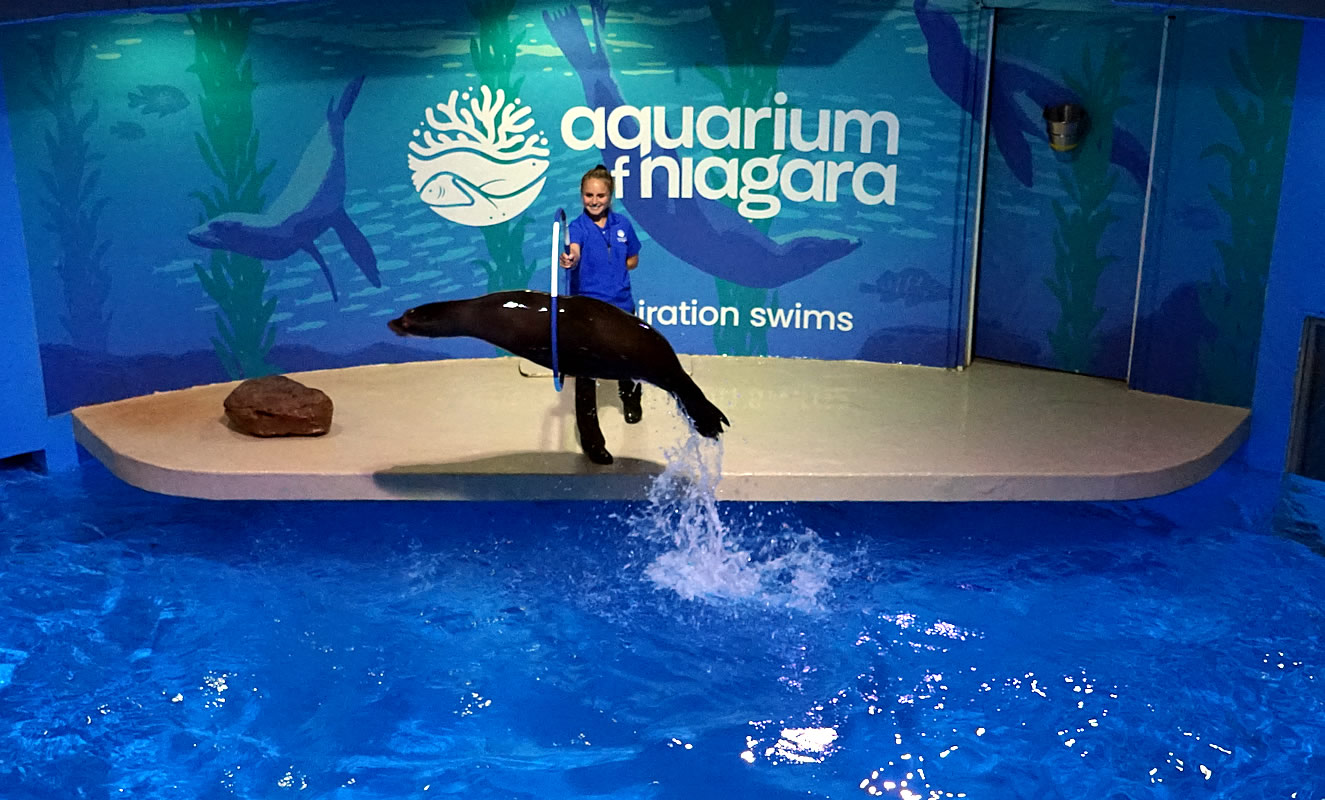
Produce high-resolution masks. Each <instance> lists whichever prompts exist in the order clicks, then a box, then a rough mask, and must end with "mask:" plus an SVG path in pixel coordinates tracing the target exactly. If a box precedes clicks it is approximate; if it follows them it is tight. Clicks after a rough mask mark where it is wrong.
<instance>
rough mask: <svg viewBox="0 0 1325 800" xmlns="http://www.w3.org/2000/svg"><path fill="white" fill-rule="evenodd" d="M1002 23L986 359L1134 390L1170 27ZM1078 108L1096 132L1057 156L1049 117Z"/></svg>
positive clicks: (1047, 20) (1075, 17)
mask: <svg viewBox="0 0 1325 800" xmlns="http://www.w3.org/2000/svg"><path fill="white" fill-rule="evenodd" d="M999 23H1000V24H999V35H998V39H997V45H996V49H995V62H994V75H993V87H994V88H993V98H992V101H991V107H990V129H991V131H992V137H991V138H992V143H991V147H990V159H989V162H990V164H989V168H988V173H987V175H988V177H987V189H986V193H985V202H986V206H985V221H986V224H985V228H984V231H985V233H984V239H983V248H982V250H981V266H980V283H979V293H978V306H977V312H976V332H975V336H976V339H975V350H976V354H977V355H980V356H984V357H988V358H996V359H1001V360H1006V361H1015V362H1018V363H1025V364H1033V365H1036V366H1044V367H1051V368H1054V369H1062V370H1068V371H1072V372H1082V373H1087V374H1091V375H1100V376H1104V377H1111V378H1123V377H1125V376H1126V373H1127V357H1128V351H1129V349H1130V346H1131V323H1132V314H1133V308H1134V298H1135V294H1136V275H1137V258H1138V255H1139V253H1140V244H1141V218H1142V206H1143V200H1144V196H1145V188H1146V176H1147V171H1148V168H1149V140H1150V130H1151V127H1152V120H1153V118H1154V108H1155V86H1156V81H1157V79H1158V65H1159V51H1160V38H1161V33H1162V27H1161V25H1162V22H1161V18H1160V17H1157V16H1155V15H1130V14H1128V15H1123V14H1108V15H1097V14H1080V13H1058V14H1049V15H1046V14H1044V13H1035V12H1030V11H1008V12H1006V13H1005V14H1001V15H1000V18H999ZM1067 102H1074V103H1078V104H1080V105H1081V106H1083V107H1084V108H1085V109H1086V111H1087V114H1088V115H1089V120H1088V128H1087V132H1086V135H1085V137H1084V138H1083V140H1082V142H1081V144H1080V145H1079V146H1078V147H1077V148H1076V149H1074V150H1071V151H1068V152H1065V153H1056V152H1055V151H1054V150H1053V149H1051V148H1050V147H1049V144H1048V140H1047V136H1046V134H1045V123H1044V120H1043V117H1042V112H1043V110H1044V109H1045V108H1046V107H1049V106H1056V105H1058V104H1062V103H1067Z"/></svg>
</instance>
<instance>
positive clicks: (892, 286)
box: [860, 267, 952, 306]
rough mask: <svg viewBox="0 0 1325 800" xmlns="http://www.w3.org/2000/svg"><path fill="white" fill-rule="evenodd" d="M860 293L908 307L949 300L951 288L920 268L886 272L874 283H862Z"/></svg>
mask: <svg viewBox="0 0 1325 800" xmlns="http://www.w3.org/2000/svg"><path fill="white" fill-rule="evenodd" d="M860 291H862V292H864V293H866V294H877V295H878V296H879V300H880V301H881V302H884V303H896V302H902V303H905V304H906V305H908V306H917V305H920V304H921V303H934V302H938V301H940V300H947V299H948V298H949V297H950V296H951V295H952V290H951V287H949V286H947V285H945V284H943V283H942V282H941V281H939V280H938V279H936V278H935V277H934V276H933V275H930V274H929V273H928V272H926V271H925V270H923V269H920V268H919V267H905V268H903V269H899V270H891V269H890V270H884V271H883V272H881V273H879V277H878V278H876V279H875V280H874V282H873V283H861V284H860Z"/></svg>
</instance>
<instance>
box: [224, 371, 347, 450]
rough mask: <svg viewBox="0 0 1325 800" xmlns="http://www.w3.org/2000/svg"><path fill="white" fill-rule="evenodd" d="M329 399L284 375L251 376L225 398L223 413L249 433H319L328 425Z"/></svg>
mask: <svg viewBox="0 0 1325 800" xmlns="http://www.w3.org/2000/svg"><path fill="white" fill-rule="evenodd" d="M331 410H332V407H331V398H330V397H327V395H326V393H325V392H323V391H321V390H320V389H313V388H311V387H308V386H305V385H303V384H302V383H300V382H299V381H295V380H291V379H289V378H287V377H285V376H284V375H268V376H267V377H265V378H252V379H250V380H246V381H244V382H243V383H241V384H239V385H238V386H236V387H235V390H234V391H233V392H231V393H230V394H229V396H227V397H226V398H225V415H226V417H227V418H228V419H229V420H230V424H231V425H232V426H233V427H234V428H235V429H236V430H238V431H240V432H241V433H247V434H249V435H251V436H321V435H322V434H324V433H326V432H327V431H328V430H329V429H330V428H331Z"/></svg>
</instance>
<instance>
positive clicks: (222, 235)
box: [189, 214, 246, 250]
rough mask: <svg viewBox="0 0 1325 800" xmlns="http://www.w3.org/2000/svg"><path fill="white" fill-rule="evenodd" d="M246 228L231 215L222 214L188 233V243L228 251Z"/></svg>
mask: <svg viewBox="0 0 1325 800" xmlns="http://www.w3.org/2000/svg"><path fill="white" fill-rule="evenodd" d="M245 229H246V226H245V225H244V223H243V222H241V221H240V220H238V219H236V218H234V215H231V214H222V215H221V216H219V217H216V218H215V219H210V220H208V221H206V222H204V223H203V224H201V225H199V226H198V227H196V228H194V229H193V230H191V231H189V241H190V242H193V243H194V244H196V245H198V246H199V247H207V248H210V249H212V250H229V249H232V247H233V246H234V245H235V243H236V242H237V241H238V240H239V239H240V238H241V236H242V235H243V232H244V230H245Z"/></svg>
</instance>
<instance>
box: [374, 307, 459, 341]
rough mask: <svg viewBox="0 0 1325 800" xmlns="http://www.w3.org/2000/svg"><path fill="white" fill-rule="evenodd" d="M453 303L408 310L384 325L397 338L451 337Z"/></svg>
mask: <svg viewBox="0 0 1325 800" xmlns="http://www.w3.org/2000/svg"><path fill="white" fill-rule="evenodd" d="M453 305H454V303H447V302H440V303H426V304H424V305H421V306H415V307H414V308H411V309H409V310H408V311H406V312H405V313H403V314H401V315H400V316H399V317H396V318H395V319H393V320H391V321H390V322H388V323H387V324H386V326H387V327H388V328H390V329H391V330H392V331H393V332H395V334H396V335H397V336H429V337H436V336H453V335H454V333H453V332H452V331H453V329H454V327H455V325H454V320H453V317H454V316H455V315H454V313H453V312H452V309H451V306H453Z"/></svg>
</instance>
